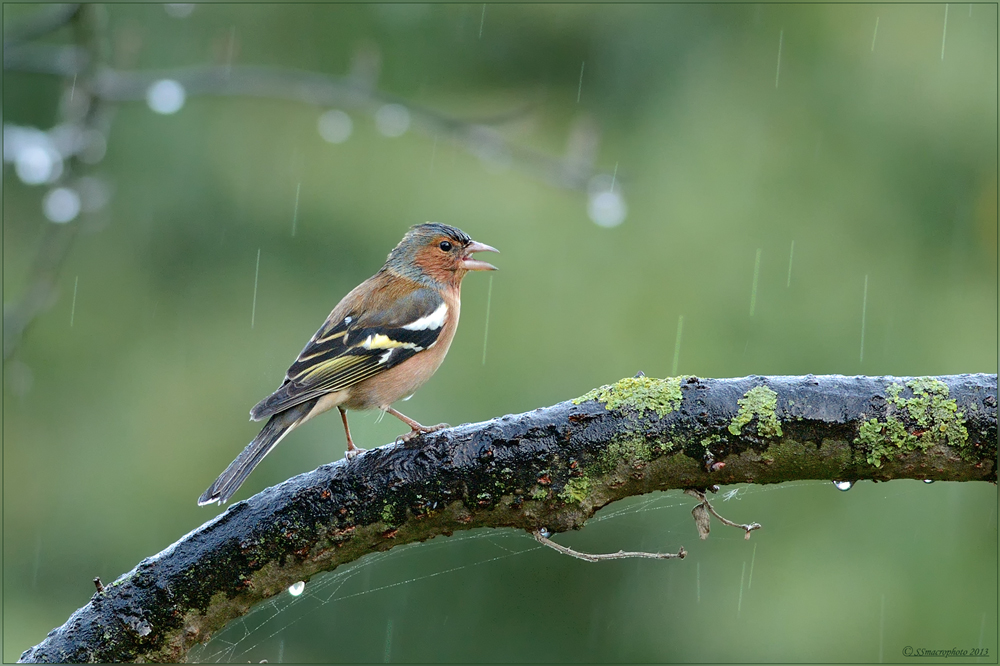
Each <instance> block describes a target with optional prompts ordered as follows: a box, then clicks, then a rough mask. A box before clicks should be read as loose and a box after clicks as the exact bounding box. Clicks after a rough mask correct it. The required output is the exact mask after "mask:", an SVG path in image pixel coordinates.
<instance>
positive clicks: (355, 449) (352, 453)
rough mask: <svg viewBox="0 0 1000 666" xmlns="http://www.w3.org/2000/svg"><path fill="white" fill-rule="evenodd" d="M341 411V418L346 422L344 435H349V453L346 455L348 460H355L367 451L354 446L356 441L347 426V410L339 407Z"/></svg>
mask: <svg viewBox="0 0 1000 666" xmlns="http://www.w3.org/2000/svg"><path fill="white" fill-rule="evenodd" d="M337 409H339V410H340V418H341V419H343V421H344V433H345V434H346V435H347V451H346V452H345V453H344V455H345V457H346V458H347V459H348V460H354V458H356V457H357V455H358V454H359V453H364V452H365V451H367V449H359V448H358V447H356V446H354V440H353V439H351V429H350V428H349V427H348V426H347V410H346V409H344V408H343V407H339V406H338V407H337Z"/></svg>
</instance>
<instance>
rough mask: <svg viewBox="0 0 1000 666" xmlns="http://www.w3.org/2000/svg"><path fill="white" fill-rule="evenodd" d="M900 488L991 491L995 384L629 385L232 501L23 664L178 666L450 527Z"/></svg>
mask: <svg viewBox="0 0 1000 666" xmlns="http://www.w3.org/2000/svg"><path fill="white" fill-rule="evenodd" d="M899 478H909V479H936V480H950V481H991V482H993V483H996V481H997V376H996V375H954V376H945V377H937V378H918V379H910V378H894V377H842V376H839V375H833V376H812V375H808V376H805V377H745V378H741V379H699V378H697V377H677V378H668V379H662V380H661V379H651V378H647V377H642V376H638V377H635V378H629V379H623V380H621V381H620V382H618V383H617V384H614V385H612V386H605V387H602V388H601V389H596V390H595V391H592V392H591V393H589V394H587V395H586V396H583V397H582V398H579V399H577V400H574V401H567V402H562V403H559V404H557V405H554V406H552V407H546V408H542V409H536V410H534V411H531V412H528V413H525V414H519V415H509V416H503V417H500V418H496V419H493V420H490V421H487V422H485V423H477V424H467V425H462V426H459V427H457V428H450V429H448V430H442V431H439V432H436V433H433V434H430V435H427V436H424V437H422V438H418V439H416V440H414V441H413V442H411V443H409V444H408V445H396V444H389V445H386V446H383V447H381V448H378V449H374V450H372V451H369V452H367V453H365V454H362V455H361V456H359V457H358V458H357V459H355V460H354V461H353V462H350V463H348V462H347V461H344V460H340V461H337V462H334V463H330V464H328V465H324V466H322V467H320V468H318V469H316V470H314V471H312V472H309V473H307V474H302V475H299V476H297V477H294V478H292V479H289V480H288V481H285V482H284V483H282V484H280V485H277V486H274V487H272V488H268V489H267V490H264V491H263V492H261V493H259V494H257V495H255V496H253V497H251V498H250V499H248V500H246V501H242V502H238V503H236V504H234V505H232V506H230V507H229V509H228V510H227V511H225V512H224V513H223V514H221V515H219V516H217V517H216V518H214V519H212V520H210V521H209V522H207V523H205V524H204V525H202V526H201V527H199V528H198V529H196V530H194V531H192V532H191V533H190V534H188V535H186V536H184V537H183V538H181V539H180V540H179V541H177V542H176V543H175V544H173V545H172V546H170V547H169V548H167V549H166V550H164V551H163V552H161V553H159V554H158V555H155V556H153V557H151V558H148V559H146V560H143V561H142V562H140V563H139V565H138V566H136V567H135V568H134V569H133V570H132V571H130V572H129V573H127V574H125V575H123V576H121V577H120V578H119V579H118V580H116V581H115V582H113V583H111V584H109V585H107V586H105V588H104V590H103V592H98V593H97V594H95V595H94V597H93V598H92V599H91V600H90V602H89V603H88V604H87V605H86V606H84V607H83V608H81V609H79V610H78V611H76V612H75V613H74V614H73V615H72V616H71V617H70V618H69V620H68V621H67V622H66V623H65V624H64V625H63V626H61V627H59V628H57V629H55V630H54V631H53V632H51V633H50V634H49V636H48V637H47V638H46V639H45V640H44V641H42V643H40V644H39V645H37V646H35V647H33V648H31V649H29V650H27V651H25V652H24V654H23V655H22V656H21V660H22V661H28V662H53V661H58V662H63V661H69V662H112V661H136V660H148V661H182V660H183V658H184V655H185V653H186V652H187V651H188V650H189V649H190V648H191V647H192V646H193V645H195V644H196V643H199V642H203V641H206V640H208V638H209V637H210V636H211V635H212V633H213V632H215V631H218V630H219V629H221V628H222V627H223V626H225V624H226V623H227V622H228V621H230V620H232V619H233V618H236V617H239V616H240V615H243V614H245V613H246V612H248V611H249V610H250V608H251V607H252V606H253V605H254V604H256V603H259V602H260V601H262V600H265V599H267V598H269V597H272V596H274V595H276V594H278V593H280V592H282V591H284V590H285V589H287V588H288V586H289V585H291V584H293V583H295V582H297V581H300V580H302V581H307V580H309V579H310V577H311V576H314V575H316V574H318V573H320V572H324V571H330V570H333V569H335V568H336V567H338V566H340V565H341V564H345V563H347V562H351V561H353V560H356V559H358V558H359V557H362V556H363V555H365V554H367V553H372V552H377V551H384V550H388V549H390V548H392V547H393V546H398V545H401V544H405V543H410V542H413V541H424V540H426V539H430V538H432V537H435V536H438V535H441V534H444V535H450V534H452V533H453V532H455V531H457V530H466V529H473V528H476V527H486V526H488V527H514V528H519V529H524V530H527V531H528V532H530V533H532V534H534V535H536V538H538V536H539V535H543V534H544V535H547V534H548V533H549V532H563V531H566V530H569V529H579V528H580V527H582V526H583V524H584V523H585V522H586V520H587V519H588V518H589V517H591V516H592V515H593V514H594V512H596V511H597V510H598V509H599V508H601V507H603V506H605V505H607V504H608V503H610V502H613V501H615V500H618V499H622V498H624V497H628V496H631V495H640V494H643V493H648V492H651V491H654V490H669V489H672V488H684V489H705V488H709V487H712V486H714V485H715V484H733V483H779V482H784V481H792V480H797V479H826V480H831V479H844V480H851V481H856V480H859V479H871V480H876V481H887V480H890V479H899ZM702 498H703V495H702ZM191 501H194V498H191ZM703 501H704V500H703ZM699 506H701V505H699ZM740 527H742V528H743V529H746V530H748V534H749V529H751V527H752V525H743V526H740ZM546 545H549V544H546ZM553 545H555V544H553ZM680 552H682V551H679V553H680Z"/></svg>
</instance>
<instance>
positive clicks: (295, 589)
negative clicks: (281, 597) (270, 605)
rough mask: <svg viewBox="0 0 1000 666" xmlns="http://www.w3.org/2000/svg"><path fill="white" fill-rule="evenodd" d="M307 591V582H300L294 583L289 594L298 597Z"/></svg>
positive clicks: (289, 589)
mask: <svg viewBox="0 0 1000 666" xmlns="http://www.w3.org/2000/svg"><path fill="white" fill-rule="evenodd" d="M305 589H306V583H305V581H302V580H300V581H299V582H297V583H292V585H291V587H289V588H288V594H290V595H292V596H293V597H297V596H299V595H300V594H302V592H303V591H304V590H305Z"/></svg>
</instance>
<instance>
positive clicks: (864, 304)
mask: <svg viewBox="0 0 1000 666" xmlns="http://www.w3.org/2000/svg"><path fill="white" fill-rule="evenodd" d="M867 309H868V276H867V275H866V276H865V295H864V297H863V298H862V299H861V360H860V361H859V362H860V363H864V362H865V311H866V310H867Z"/></svg>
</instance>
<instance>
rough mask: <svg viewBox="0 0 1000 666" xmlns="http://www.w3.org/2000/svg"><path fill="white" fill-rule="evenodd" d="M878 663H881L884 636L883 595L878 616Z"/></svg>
mask: <svg viewBox="0 0 1000 666" xmlns="http://www.w3.org/2000/svg"><path fill="white" fill-rule="evenodd" d="M878 618H879V619H878V663H880V664H881V663H882V645H883V638H884V636H885V595H884V594H883V595H882V610H881V611H880V612H879V616H878Z"/></svg>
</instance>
